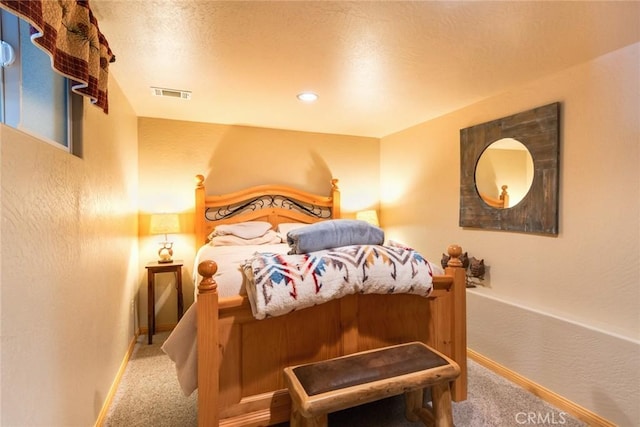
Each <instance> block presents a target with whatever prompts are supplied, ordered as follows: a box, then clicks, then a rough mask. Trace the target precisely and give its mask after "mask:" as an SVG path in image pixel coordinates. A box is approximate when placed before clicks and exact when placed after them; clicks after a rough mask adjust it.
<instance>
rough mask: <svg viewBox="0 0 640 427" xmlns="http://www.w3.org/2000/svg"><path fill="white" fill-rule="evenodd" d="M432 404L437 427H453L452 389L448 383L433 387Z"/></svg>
mask: <svg viewBox="0 0 640 427" xmlns="http://www.w3.org/2000/svg"><path fill="white" fill-rule="evenodd" d="M431 402H432V405H433V415H434V417H435V427H453V413H452V409H451V388H450V387H449V383H448V382H444V383H440V384H435V385H434V386H433V387H431Z"/></svg>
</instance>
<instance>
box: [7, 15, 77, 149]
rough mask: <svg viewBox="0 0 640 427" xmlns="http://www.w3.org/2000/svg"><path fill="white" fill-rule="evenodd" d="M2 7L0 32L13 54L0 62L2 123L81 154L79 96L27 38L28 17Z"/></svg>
mask: <svg viewBox="0 0 640 427" xmlns="http://www.w3.org/2000/svg"><path fill="white" fill-rule="evenodd" d="M1 12H2V20H1V23H0V37H1V38H2V40H3V41H4V42H6V43H7V44H8V45H9V46H11V48H13V51H14V58H15V59H14V62H13V63H12V64H10V65H6V66H4V67H1V68H0V69H1V70H2V71H1V76H0V77H1V78H2V85H1V92H2V93H1V94H0V95H1V96H0V113H1V116H2V117H1V121H2V123H5V124H6V125H8V126H11V127H14V128H16V129H19V130H21V131H23V132H25V133H28V134H31V135H34V136H36V137H38V138H39V139H42V140H43V141H46V142H48V143H50V144H53V145H55V146H57V147H59V148H62V149H64V150H66V151H69V152H71V153H74V154H76V155H80V147H81V141H80V139H81V136H82V128H81V125H82V104H83V102H82V97H81V96H80V95H77V94H75V93H73V92H72V91H71V87H70V82H69V79H67V78H66V77H64V76H62V75H60V74H59V73H57V72H55V71H54V70H53V69H52V68H51V59H50V58H49V55H47V54H46V53H45V52H44V51H42V50H41V49H40V48H39V47H37V46H36V45H34V44H33V43H32V42H31V31H30V25H29V23H28V22H26V21H23V20H21V19H18V17H16V16H15V15H13V14H11V13H9V12H7V11H6V10H2V11H1ZM7 49H8V47H7V46H6V45H5V47H4V50H5V52H7ZM5 56H6V54H5Z"/></svg>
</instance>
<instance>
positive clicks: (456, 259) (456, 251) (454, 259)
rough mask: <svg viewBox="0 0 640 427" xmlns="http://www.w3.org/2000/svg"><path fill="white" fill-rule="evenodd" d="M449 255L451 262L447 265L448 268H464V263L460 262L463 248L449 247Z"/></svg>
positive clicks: (457, 246) (458, 246)
mask: <svg viewBox="0 0 640 427" xmlns="http://www.w3.org/2000/svg"><path fill="white" fill-rule="evenodd" d="M447 253H448V254H449V262H448V263H447V266H448V267H462V261H460V256H461V255H462V247H461V246H460V245H451V246H449V247H448V248H447Z"/></svg>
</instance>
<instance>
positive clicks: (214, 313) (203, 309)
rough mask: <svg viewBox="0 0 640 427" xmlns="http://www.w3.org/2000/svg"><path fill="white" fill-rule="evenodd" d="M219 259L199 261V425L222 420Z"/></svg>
mask: <svg viewBox="0 0 640 427" xmlns="http://www.w3.org/2000/svg"><path fill="white" fill-rule="evenodd" d="M216 271H218V265H217V264H216V263H215V261H203V262H201V263H200V265H198V273H199V274H200V275H201V276H202V281H201V282H200V285H199V286H198V306H197V310H198V312H197V315H198V426H199V427H211V426H217V425H218V423H219V405H218V387H219V380H218V379H219V378H218V375H219V374H218V366H219V360H218V358H219V353H218V284H217V283H216V281H215V280H214V279H213V275H214V274H216Z"/></svg>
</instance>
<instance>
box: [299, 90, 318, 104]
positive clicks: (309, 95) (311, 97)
mask: <svg viewBox="0 0 640 427" xmlns="http://www.w3.org/2000/svg"><path fill="white" fill-rule="evenodd" d="M298 99H299V100H300V101H303V102H313V101H315V100H317V99H318V95H316V94H315V93H313V92H302V93H299V94H298Z"/></svg>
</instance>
